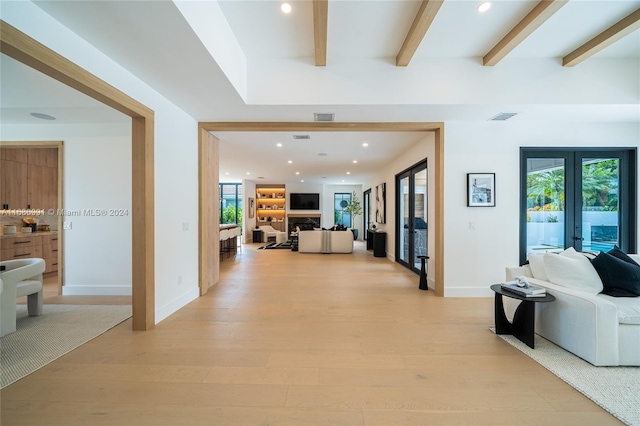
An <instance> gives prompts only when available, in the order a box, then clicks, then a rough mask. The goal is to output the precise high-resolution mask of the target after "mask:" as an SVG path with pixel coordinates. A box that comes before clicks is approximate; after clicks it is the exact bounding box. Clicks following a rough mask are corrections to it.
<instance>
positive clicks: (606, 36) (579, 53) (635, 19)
mask: <svg viewBox="0 0 640 426" xmlns="http://www.w3.org/2000/svg"><path fill="white" fill-rule="evenodd" d="M638 28H640V9H638V10H636V11H635V12H633V13H632V14H630V15H629V16H627V17H626V18H624V19H622V20H621V21H619V22H617V23H615V24H613V25H612V26H611V27H609V28H607V29H606V30H604V31H603V32H601V33H600V34H598V35H597V36H595V37H594V38H592V39H591V40H589V41H588V42H586V43H585V44H583V45H582V46H580V47H578V48H577V49H576V50H574V51H573V52H571V53H569V54H568V55H567V56H565V57H564V58H562V66H563V67H573V66H575V65H578V64H579V63H580V62H582V61H584V60H585V59H588V58H590V57H591V56H593V55H595V54H596V53H598V52H600V51H601V50H602V49H604V48H606V47H609V46H611V45H612V44H613V43H615V42H616V41H618V40H620V39H621V38H623V37H625V36H627V35H629V34H631V33H632V32H634V31H635V30H637V29H638Z"/></svg>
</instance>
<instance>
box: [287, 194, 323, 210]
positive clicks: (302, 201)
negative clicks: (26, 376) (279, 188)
mask: <svg viewBox="0 0 640 426" xmlns="http://www.w3.org/2000/svg"><path fill="white" fill-rule="evenodd" d="M289 210H320V194H300V193H298V194H296V193H291V194H290V196H289Z"/></svg>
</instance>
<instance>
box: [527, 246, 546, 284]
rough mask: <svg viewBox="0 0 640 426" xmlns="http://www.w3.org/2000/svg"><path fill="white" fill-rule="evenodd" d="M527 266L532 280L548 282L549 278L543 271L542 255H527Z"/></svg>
mask: <svg viewBox="0 0 640 426" xmlns="http://www.w3.org/2000/svg"><path fill="white" fill-rule="evenodd" d="M529 266H530V267H531V274H532V275H533V278H536V279H539V280H542V281H549V277H547V273H546V272H545V271H544V253H529Z"/></svg>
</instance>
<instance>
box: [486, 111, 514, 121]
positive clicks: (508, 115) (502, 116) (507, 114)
mask: <svg viewBox="0 0 640 426" xmlns="http://www.w3.org/2000/svg"><path fill="white" fill-rule="evenodd" d="M514 115H518V113H517V112H501V113H500V114H498V115H494V116H493V117H491V118H490V119H489V121H505V120H508V119H510V118H511V117H513V116H514Z"/></svg>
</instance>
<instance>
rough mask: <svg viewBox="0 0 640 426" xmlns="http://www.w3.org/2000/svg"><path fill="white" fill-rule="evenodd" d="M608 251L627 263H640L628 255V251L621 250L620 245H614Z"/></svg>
mask: <svg viewBox="0 0 640 426" xmlns="http://www.w3.org/2000/svg"><path fill="white" fill-rule="evenodd" d="M607 253H609V254H610V255H611V256H614V257H617V258H618V259H620V260H624V261H625V262H627V263H631V264H633V265H637V264H638V262H636V261H635V260H633V259H632V258H630V257H629V256H627V253H625V252H623V251H622V250H620V247H618V246H614V247H613V248H612V249H611V250H609V251H608V252H607Z"/></svg>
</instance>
